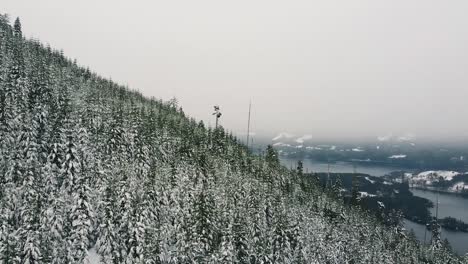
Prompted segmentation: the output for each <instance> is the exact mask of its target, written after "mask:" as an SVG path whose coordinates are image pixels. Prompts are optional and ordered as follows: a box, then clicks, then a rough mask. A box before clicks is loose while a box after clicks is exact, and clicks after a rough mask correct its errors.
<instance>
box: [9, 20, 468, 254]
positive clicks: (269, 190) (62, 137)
mask: <svg viewBox="0 0 468 264" xmlns="http://www.w3.org/2000/svg"><path fill="white" fill-rule="evenodd" d="M207 109H210V106H207ZM0 176H1V177H0V262H1V263H86V262H87V261H88V260H87V258H88V254H89V252H90V251H91V250H93V251H95V252H97V255H98V256H99V258H100V260H99V261H100V263H466V262H467V259H466V258H463V257H459V256H456V255H454V254H453V253H452V252H451V250H450V249H449V247H448V246H447V245H445V244H444V243H443V242H442V241H441V239H440V236H439V235H438V228H433V232H432V242H431V245H429V246H424V245H421V244H419V243H418V242H417V241H416V239H415V238H414V237H413V236H412V235H411V234H408V233H407V232H405V231H404V230H403V227H402V222H401V221H402V218H401V217H398V216H396V217H393V218H392V221H389V220H388V219H387V218H388V216H382V217H376V216H375V215H374V214H371V213H368V212H366V210H364V209H362V208H361V207H360V205H359V201H358V200H357V199H355V197H351V198H350V199H345V197H343V195H342V192H341V189H342V188H341V186H340V182H333V183H330V184H326V185H325V186H322V185H320V184H319V181H318V178H317V177H314V176H313V175H305V174H304V173H303V171H302V168H301V166H300V164H299V166H298V168H297V169H292V170H291V169H287V168H284V167H282V166H281V165H280V163H279V160H278V156H277V153H276V152H275V150H274V149H273V148H271V147H269V148H267V149H266V150H265V151H264V154H262V155H254V154H252V153H251V152H250V151H249V149H248V148H247V147H246V146H245V145H243V144H241V143H240V140H239V139H238V138H236V137H235V136H233V135H232V134H231V133H228V132H227V131H226V130H225V129H224V128H223V127H222V126H217V127H214V128H213V127H208V126H206V125H205V124H203V122H198V121H196V120H195V119H193V118H190V117H189V116H187V115H186V114H185V113H184V112H183V110H182V108H181V107H180V106H179V105H178V103H177V100H175V99H174V100H170V101H167V102H166V101H162V100H158V99H155V98H147V97H145V96H143V95H142V94H141V93H139V92H137V91H135V90H130V89H129V88H127V87H125V86H122V85H119V84H116V83H114V82H113V81H111V80H109V79H106V78H102V77H100V76H99V75H98V74H96V73H94V72H92V71H91V70H89V69H88V68H86V67H83V66H80V65H79V64H77V62H76V61H74V60H71V59H69V58H67V57H66V56H65V55H64V54H63V53H62V52H60V51H58V50H55V49H52V48H51V47H49V46H45V45H43V44H41V43H40V42H39V41H37V40H32V39H25V38H24V37H23V35H22V30H21V23H20V20H19V19H16V20H15V21H14V22H10V20H9V18H8V16H6V15H2V16H0ZM389 222H391V223H389Z"/></svg>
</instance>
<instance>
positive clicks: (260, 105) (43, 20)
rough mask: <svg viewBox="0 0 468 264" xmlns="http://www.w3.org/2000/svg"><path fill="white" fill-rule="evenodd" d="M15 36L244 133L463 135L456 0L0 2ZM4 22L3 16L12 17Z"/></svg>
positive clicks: (465, 98)
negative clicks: (16, 21) (17, 30)
mask: <svg viewBox="0 0 468 264" xmlns="http://www.w3.org/2000/svg"><path fill="white" fill-rule="evenodd" d="M0 8H1V10H0V12H2V13H8V14H10V16H11V17H12V18H14V17H16V16H20V19H21V21H22V24H23V31H24V33H25V35H26V36H28V37H34V38H38V39H40V40H41V41H42V42H44V43H50V44H51V46H52V47H54V48H57V49H63V50H64V52H65V54H66V55H67V56H69V57H72V58H76V59H77V60H78V62H79V63H80V64H82V65H87V66H89V67H90V68H91V69H93V70H94V71H96V72H98V73H99V74H101V75H103V76H106V77H112V79H113V80H115V81H117V82H119V83H122V84H128V85H129V86H130V87H132V88H135V89H139V90H141V91H142V92H143V93H144V94H146V95H148V96H156V97H159V98H163V99H169V98H171V97H173V96H175V97H177V98H178V99H179V101H180V103H181V105H182V106H183V108H184V110H185V111H186V112H187V113H188V114H189V115H191V116H194V117H196V118H198V119H205V120H206V121H207V122H208V120H211V123H212V124H213V123H214V120H213V117H212V116H211V112H212V106H213V105H214V104H219V105H220V106H221V110H222V112H223V117H222V118H221V123H222V124H223V125H224V126H225V127H226V128H227V129H229V130H232V131H234V132H236V133H237V134H238V135H240V134H242V133H245V130H246V123H247V111H248V103H249V100H250V99H251V100H252V103H253V115H252V122H253V124H252V126H253V130H254V131H256V132H257V134H268V135H270V134H276V133H278V132H280V131H288V132H291V133H294V134H297V135H302V134H312V135H314V137H315V138H317V139H318V138H338V139H346V138H357V137H377V136H378V135H385V134H389V133H393V134H395V135H400V134H406V133H412V134H415V135H416V136H418V137H432V138H438V139H443V140H446V139H453V138H456V137H463V138H468V106H467V102H468V16H467V15H466V14H467V11H468V1H466V0H450V1H440V0H391V1H389V0H361V1H350V0H342V1H334V0H326V1H325V0H324V1H312V0H301V1H294V0H292V1H289V0H288V1H286V0H284V1H275V0H265V1H259V0H249V1H245V0H236V1H224V0H197V1H190V0H187V1H180V0H171V1H134V0H133V1H130V0H128V1H116V0H112V1H111V0H99V1H95V0H93V1H91V0H80V1H64V0H41V1H34V0H30V1H22V0H2V3H1V7H0ZM12 20H13V19H12Z"/></svg>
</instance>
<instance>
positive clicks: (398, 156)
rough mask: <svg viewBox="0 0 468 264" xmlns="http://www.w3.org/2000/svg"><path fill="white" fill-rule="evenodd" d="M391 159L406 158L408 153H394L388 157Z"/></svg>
mask: <svg viewBox="0 0 468 264" xmlns="http://www.w3.org/2000/svg"><path fill="white" fill-rule="evenodd" d="M388 158H389V159H404V158H406V155H405V154H398V155H392V156H390V157H388Z"/></svg>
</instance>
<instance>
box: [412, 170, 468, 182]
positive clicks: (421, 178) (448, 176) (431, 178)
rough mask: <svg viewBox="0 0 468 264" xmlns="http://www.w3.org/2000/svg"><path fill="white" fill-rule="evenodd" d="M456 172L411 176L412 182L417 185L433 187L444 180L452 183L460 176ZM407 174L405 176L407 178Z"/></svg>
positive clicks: (427, 172)
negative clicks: (435, 183)
mask: <svg viewBox="0 0 468 264" xmlns="http://www.w3.org/2000/svg"><path fill="white" fill-rule="evenodd" d="M459 174H460V173H459V172H456V171H440V170H439V171H424V172H421V173H419V174H418V175H412V176H409V178H410V181H411V182H412V183H415V184H424V185H432V183H434V182H439V181H440V179H441V178H442V179H443V180H444V181H451V180H452V179H453V177H455V176H457V175H459ZM406 176H407V174H405V177H406Z"/></svg>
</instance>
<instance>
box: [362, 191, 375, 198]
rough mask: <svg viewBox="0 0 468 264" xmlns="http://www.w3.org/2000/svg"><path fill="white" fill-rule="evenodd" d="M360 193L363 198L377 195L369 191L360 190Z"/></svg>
mask: <svg viewBox="0 0 468 264" xmlns="http://www.w3.org/2000/svg"><path fill="white" fill-rule="evenodd" d="M359 194H360V195H361V198H364V197H376V196H377V195H375V194H370V193H368V192H359Z"/></svg>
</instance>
